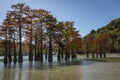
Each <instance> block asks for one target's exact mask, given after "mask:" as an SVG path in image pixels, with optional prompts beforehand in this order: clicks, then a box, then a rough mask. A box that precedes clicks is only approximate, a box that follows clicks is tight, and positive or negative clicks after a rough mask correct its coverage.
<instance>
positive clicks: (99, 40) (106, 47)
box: [81, 18, 120, 57]
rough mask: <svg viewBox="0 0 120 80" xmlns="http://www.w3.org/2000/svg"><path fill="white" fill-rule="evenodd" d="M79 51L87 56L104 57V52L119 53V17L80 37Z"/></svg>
mask: <svg viewBox="0 0 120 80" xmlns="http://www.w3.org/2000/svg"><path fill="white" fill-rule="evenodd" d="M82 43H83V44H82V48H81V51H82V52H84V53H87V57H89V56H90V54H92V57H106V53H120V18H117V19H115V20H112V21H111V22H110V23H109V24H107V25H106V26H103V27H101V28H99V29H97V30H96V31H95V30H91V32H90V33H89V34H88V35H86V36H85V37H83V38H82Z"/></svg>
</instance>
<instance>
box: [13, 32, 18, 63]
mask: <svg viewBox="0 0 120 80" xmlns="http://www.w3.org/2000/svg"><path fill="white" fill-rule="evenodd" d="M13 61H14V63H16V62H17V55H16V43H15V34H14V58H13Z"/></svg>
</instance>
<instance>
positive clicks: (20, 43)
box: [18, 11, 23, 63]
mask: <svg viewBox="0 0 120 80" xmlns="http://www.w3.org/2000/svg"><path fill="white" fill-rule="evenodd" d="M21 12H22V11H21ZM21 21H22V18H21V15H20V18H19V54H18V62H20V63H22V62H23V54H22V24H21V23H22V22H21Z"/></svg>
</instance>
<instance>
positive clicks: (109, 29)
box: [85, 18, 120, 52]
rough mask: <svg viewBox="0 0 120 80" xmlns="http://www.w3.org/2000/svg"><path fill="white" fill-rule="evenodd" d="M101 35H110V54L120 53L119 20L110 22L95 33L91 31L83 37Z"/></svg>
mask: <svg viewBox="0 0 120 80" xmlns="http://www.w3.org/2000/svg"><path fill="white" fill-rule="evenodd" d="M93 33H94V34H93ZM103 33H107V34H109V35H110V39H111V44H110V48H111V52H120V18H117V19H115V20H112V21H111V22H110V23H108V24H107V25H106V26H103V27H101V28H99V29H97V30H96V31H95V30H91V32H90V33H89V34H88V35H86V36H85V37H90V36H95V37H97V36H99V35H100V34H103Z"/></svg>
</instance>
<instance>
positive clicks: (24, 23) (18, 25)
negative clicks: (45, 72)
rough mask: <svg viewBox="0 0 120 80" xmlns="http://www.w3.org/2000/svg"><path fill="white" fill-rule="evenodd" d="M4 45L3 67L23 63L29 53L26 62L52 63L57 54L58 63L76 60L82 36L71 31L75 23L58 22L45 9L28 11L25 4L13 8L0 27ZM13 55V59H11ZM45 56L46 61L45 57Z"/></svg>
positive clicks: (74, 29)
mask: <svg viewBox="0 0 120 80" xmlns="http://www.w3.org/2000/svg"><path fill="white" fill-rule="evenodd" d="M0 37H1V38H2V41H3V42H4V44H3V46H4V63H5V64H7V63H11V62H12V61H13V62H14V63H16V62H19V63H22V62H23V55H24V54H25V52H26V53H28V55H29V61H30V62H32V61H33V60H35V61H40V62H43V60H44V58H45V60H47V61H48V62H52V61H53V52H56V53H57V54H56V55H57V57H58V61H61V60H63V59H64V60H66V61H68V60H70V57H71V59H72V60H74V59H76V58H77V57H76V52H78V51H79V50H80V48H81V46H80V44H81V36H80V35H79V31H77V30H76V28H74V22H70V21H65V22H57V20H56V18H55V17H53V15H52V14H51V13H50V12H48V11H46V10H44V9H31V8H30V7H29V6H27V5H25V4H24V3H18V4H15V5H12V10H11V11H8V13H7V14H6V19H5V20H4V22H3V24H2V26H1V27H0ZM12 55H13V57H12ZM44 55H45V57H44Z"/></svg>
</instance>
